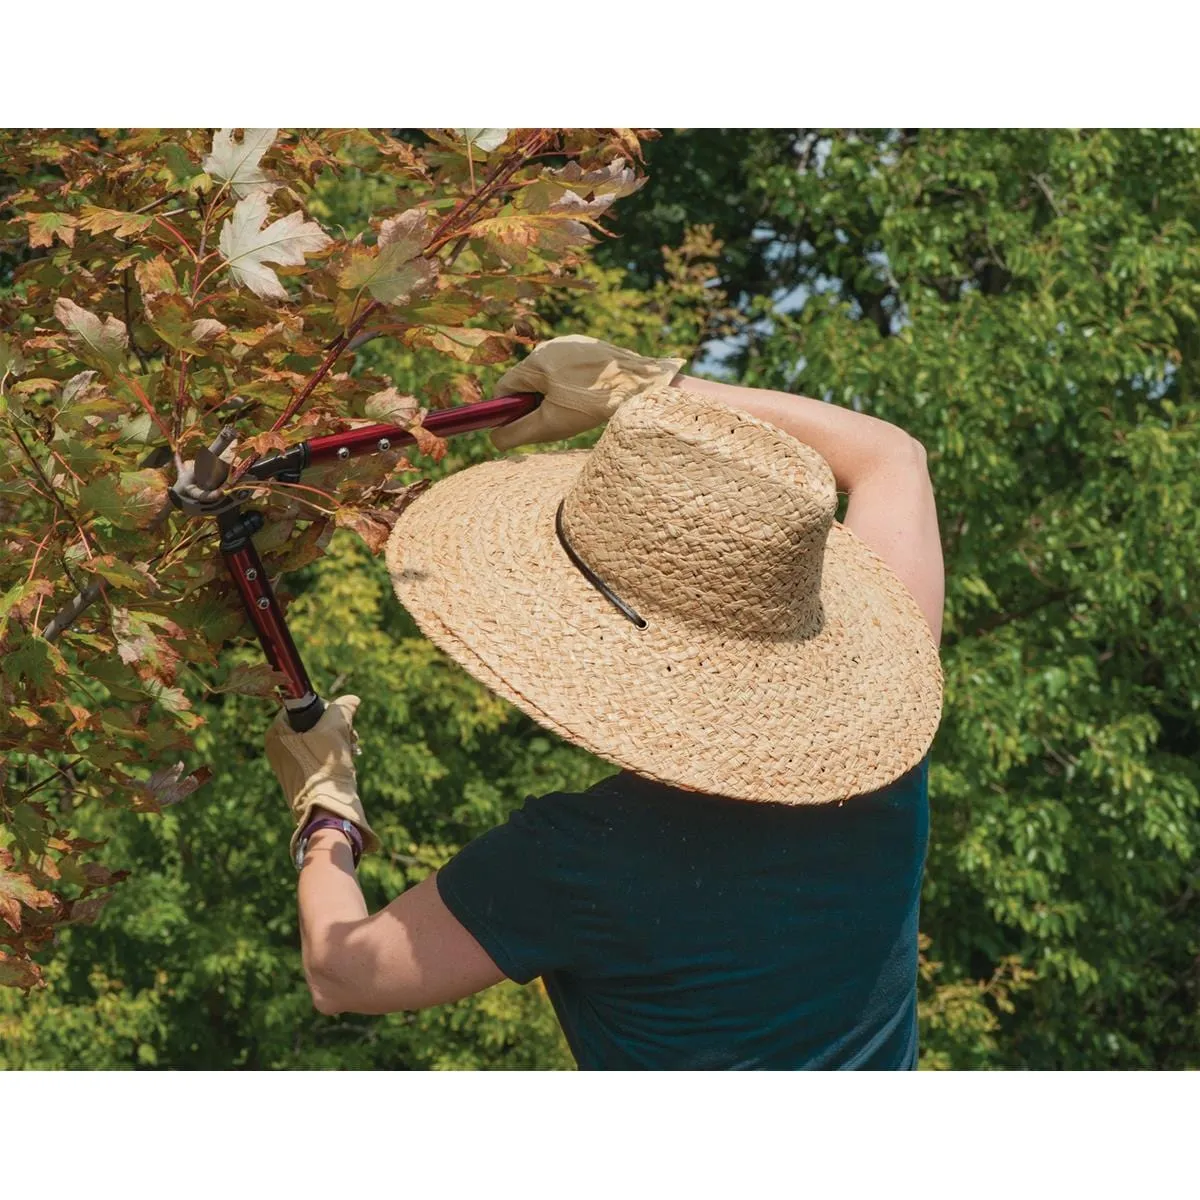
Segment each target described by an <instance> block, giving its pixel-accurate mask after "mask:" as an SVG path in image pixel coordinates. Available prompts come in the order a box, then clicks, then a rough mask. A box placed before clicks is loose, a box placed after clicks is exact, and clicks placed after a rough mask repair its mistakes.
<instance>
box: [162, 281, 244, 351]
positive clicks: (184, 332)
mask: <svg viewBox="0 0 1200 1200" xmlns="http://www.w3.org/2000/svg"><path fill="white" fill-rule="evenodd" d="M146 320H147V321H148V322H149V323H150V328H151V329H153V330H154V332H155V333H157V334H158V336H159V337H161V338H162V340H163V341H164V342H166V343H167V345H168V346H171V347H172V348H173V349H175V350H186V351H188V352H189V353H191V354H199V353H202V352H203V350H204V348H205V345H206V344H207V343H209V342H212V341H215V340H216V339H217V338H219V337H220V336H221V334H223V333H224V332H225V331H226V330H225V326H224V325H222V324H221V322H220V321H215V320H213V319H212V318H211V317H201V318H200V319H199V320H196V319H194V318H193V316H192V308H191V305H190V304H189V303H188V302H187V300H186V299H185V298H184V297H183V296H180V295H178V294H173V293H169V292H160V293H156V294H155V295H153V296H151V297H150V298H148V299H147V300H146Z"/></svg>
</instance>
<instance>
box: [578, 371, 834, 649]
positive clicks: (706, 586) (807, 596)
mask: <svg viewBox="0 0 1200 1200" xmlns="http://www.w3.org/2000/svg"><path fill="white" fill-rule="evenodd" d="M836 509H837V491H836V487H835V483H834V478H833V472H832V471H831V470H830V468H829V464H828V463H827V462H826V461H825V460H824V459H823V458H822V457H821V456H820V455H819V454H818V453H817V452H816V451H815V450H813V449H812V447H811V446H806V445H805V444H804V443H803V442H799V441H797V440H796V439H795V438H793V437H791V436H789V435H788V434H786V433H784V432H782V431H781V430H779V429H776V428H775V427H774V426H772V425H769V424H767V423H766V422H765V421H760V420H758V419H757V418H755V417H752V416H750V415H749V414H748V413H744V412H742V411H740V410H738V409H732V408H728V407H727V406H725V405H723V404H721V403H719V402H717V401H715V400H712V399H710V398H709V397H707V396H703V395H700V394H698V393H692V392H686V391H681V390H679V389H676V388H662V389H658V390H656V391H654V392H651V393H648V394H646V395H644V396H639V397H636V398H634V399H630V400H627V401H626V402H625V403H624V404H622V405H621V406H620V407H619V408H618V409H617V411H616V413H615V414H614V415H613V417H612V419H611V420H610V421H609V423H608V427H607V428H606V429H605V431H604V434H603V435H602V436H601V438H600V439H599V441H597V443H596V445H595V448H594V449H593V450H592V453H591V454H590V455H589V456H588V458H587V461H586V463H585V464H584V466H583V469H582V470H581V471H580V473H579V476H578V478H577V480H576V482H575V484H574V485H573V486H572V488H571V489H570V491H569V492H568V493H567V495H566V496H565V498H564V503H563V529H564V533H565V534H566V537H567V539H568V541H569V543H570V545H571V547H572V549H573V550H574V551H575V553H576V554H577V555H578V556H579V557H580V558H581V559H582V560H583V561H584V562H585V563H586V565H587V566H588V567H589V568H590V569H591V570H592V571H593V572H595V574H596V575H598V576H599V578H600V579H601V580H603V581H604V583H605V584H606V585H607V586H608V587H609V589H610V590H611V591H612V592H613V593H614V594H615V595H616V596H618V597H619V598H620V599H621V600H622V601H623V602H624V603H625V604H627V605H629V606H630V607H631V608H633V609H635V610H636V611H637V612H638V614H639V615H641V616H642V617H644V618H645V619H646V620H647V621H648V622H653V621H654V619H655V617H656V616H669V617H671V618H674V619H675V620H680V621H683V622H685V623H687V624H693V625H696V626H698V627H702V628H705V629H708V630H714V629H715V630H718V631H723V630H729V631H731V632H737V633H740V634H742V635H752V636H759V637H767V638H774V637H779V638H794V637H805V636H810V635H812V634H815V633H816V632H817V631H819V629H820V628H821V625H822V620H823V616H822V611H821V569H822V564H823V561H824V555H825V543H826V539H827V538H828V535H829V529H830V526H831V525H832V523H833V519H834V514H835V512H836Z"/></svg>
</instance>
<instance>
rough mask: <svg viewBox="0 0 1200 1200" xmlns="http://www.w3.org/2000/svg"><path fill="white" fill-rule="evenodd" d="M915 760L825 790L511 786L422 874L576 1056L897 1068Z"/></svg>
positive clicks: (696, 1064)
mask: <svg viewBox="0 0 1200 1200" xmlns="http://www.w3.org/2000/svg"><path fill="white" fill-rule="evenodd" d="M928 838H929V800H928V759H925V760H923V761H922V762H921V763H920V764H918V766H916V767H914V768H913V769H912V770H911V771H909V772H908V774H906V775H905V776H903V777H902V778H901V779H899V780H897V781H896V782H895V783H893V784H891V785H889V786H888V787H886V788H883V789H881V790H880V791H877V792H872V793H870V794H868V795H864V796H857V797H855V798H854V799H852V800H847V801H845V802H844V803H842V804H832V805H810V806H800V807H796V806H790V805H782V804H761V803H744V802H740V801H736V800H729V799H725V798H722V797H716V796H706V795H699V794H697V793H694V792H683V791H679V790H678V789H675V788H671V787H667V786H665V785H663V784H659V783H654V782H652V781H650V780H646V779H643V778H641V777H639V776H635V775H632V774H630V773H628V772H622V773H621V774H618V775H614V776H611V777H610V778H608V779H605V780H603V781H602V782H600V783H598V784H596V785H595V786H594V787H592V788H590V789H589V790H588V791H586V792H583V793H579V794H573V793H565V792H552V793H550V794H549V795H546V796H542V797H540V798H537V799H535V798H533V797H530V798H528V799H527V800H526V802H525V804H524V806H523V807H522V808H520V809H518V810H517V811H515V812H514V813H513V814H512V816H511V817H510V818H509V820H508V821H507V822H506V823H505V824H504V825H501V826H499V827H498V828H496V829H493V830H491V831H490V832H488V833H486V834H484V835H483V836H482V837H480V838H477V839H476V840H475V841H473V842H471V843H470V844H469V845H467V846H465V847H464V848H463V849H462V851H461V852H460V853H459V854H457V855H456V856H455V857H454V858H453V859H452V860H451V861H450V862H449V863H447V864H446V866H445V867H444V868H443V869H442V870H441V871H440V872H439V874H438V877H437V884H438V890H439V892H440V894H441V896H442V899H443V900H444V901H445V903H446V906H447V907H448V908H449V909H450V911H451V912H452V913H453V914H454V915H455V916H456V917H457V918H458V920H459V921H461V922H462V924H463V925H464V926H466V928H467V929H468V930H470V932H471V933H472V934H473V935H474V937H475V938H476V939H477V940H478V941H479V943H480V944H481V945H482V946H483V948H484V949H485V950H486V951H487V952H488V954H489V955H490V956H491V957H492V959H493V960H494V961H495V963H496V965H497V966H498V967H499V968H500V969H501V970H502V971H503V972H504V973H505V974H506V975H507V976H509V978H511V979H515V980H516V981H517V982H518V983H526V982H528V981H529V980H531V979H533V978H534V977H535V976H539V975H540V976H542V978H543V980H544V981H545V985H546V990H547V992H548V994H549V996H550V999H551V1001H552V1003H553V1004H554V1008H555V1011H556V1013H557V1015H558V1019H559V1021H560V1023H561V1024H562V1027H563V1032H564V1033H565V1035H566V1038H567V1042H568V1044H569V1045H570V1047H571V1051H572V1053H573V1054H574V1056H575V1059H576V1061H577V1062H578V1064H579V1066H580V1067H581V1068H584V1069H597V1068H603V1069H617V1070H638V1069H641V1070H683V1069H691V1070H751V1069H765V1070H794V1069H849V1068H859V1069H871V1070H906V1069H912V1068H915V1066H916V1061H917V1011H916V981H917V909H918V903H919V898H920V890H921V876H922V873H923V870H924V863H925V852H926V846H927V843H928Z"/></svg>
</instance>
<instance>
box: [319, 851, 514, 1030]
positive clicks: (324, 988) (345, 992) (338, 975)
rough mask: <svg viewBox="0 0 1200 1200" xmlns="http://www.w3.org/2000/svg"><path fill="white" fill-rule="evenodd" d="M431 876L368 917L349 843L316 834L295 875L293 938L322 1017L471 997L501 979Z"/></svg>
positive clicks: (386, 1011) (399, 1008) (379, 1011)
mask: <svg viewBox="0 0 1200 1200" xmlns="http://www.w3.org/2000/svg"><path fill="white" fill-rule="evenodd" d="M435 879H436V877H435V876H433V875H431V876H429V878H427V879H424V880H422V881H421V882H420V883H419V884H417V885H416V886H415V887H412V888H409V889H408V891H406V892H404V893H403V894H402V895H400V896H398V897H397V898H396V899H395V900H393V901H392V903H391V904H389V905H388V906H387V907H386V908H384V909H381V910H380V911H379V912H377V913H375V914H374V916H369V915H368V914H367V905H366V901H365V900H364V899H363V894H362V891H361V890H360V889H359V886H358V880H357V878H356V877H355V874H354V859H353V855H352V854H351V851H350V843H349V842H348V841H347V840H346V838H345V837H344V836H343V835H342V834H340V833H338V832H337V831H336V830H331V829H322V830H320V831H318V832H317V833H316V834H315V835H314V836H313V838H312V841H311V842H310V843H309V847H308V853H307V854H306V856H305V860H304V866H303V868H302V869H301V871H300V885H299V901H300V937H301V942H302V944H303V947H304V974H305V976H306V978H307V979H308V986H309V990H310V991H311V992H312V997H313V1003H314V1004H315V1005H316V1007H317V1008H318V1009H319V1010H320V1011H321V1012H324V1013H339V1012H357V1013H389V1012H398V1011H400V1010H403V1009H417V1008H428V1007H429V1006H431V1005H434V1004H447V1003H449V1002H450V1001H451V1000H459V999H461V998H462V997H463V996H470V995H473V994H474V993H475V992H479V991H482V990H483V989H484V988H488V987H491V986H492V984H494V983H499V982H500V981H501V980H502V979H504V978H505V975H504V972H503V971H501V970H500V968H499V967H497V966H496V964H495V963H494V962H493V961H492V959H491V958H490V956H489V955H488V953H487V952H486V951H485V950H484V949H483V947H482V946H481V945H480V944H479V943H478V942H477V941H476V940H475V939H474V938H473V937H472V936H471V934H470V933H468V932H467V930H466V929H465V928H464V927H463V926H462V924H461V923H460V922H459V921H458V920H457V919H456V918H455V916H454V915H453V914H452V913H451V912H450V910H449V909H448V908H447V907H446V906H445V904H444V903H443V902H442V898H441V896H439V895H438V891H437V885H436V882H435Z"/></svg>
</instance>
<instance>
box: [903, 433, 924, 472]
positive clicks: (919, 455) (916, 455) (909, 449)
mask: <svg viewBox="0 0 1200 1200" xmlns="http://www.w3.org/2000/svg"><path fill="white" fill-rule="evenodd" d="M904 436H905V439H906V442H907V444H906V445H905V452H906V453H907V454H908V456H909V458H910V459H911V460H912V461H913V463H915V464H916V466H918V467H920V469H921V470H922V471H928V470H929V455H928V454H927V453H926V451H925V444H924V443H923V442H918V441H917V439H916V438H915V437H912V436H910V435H909V434H905V435H904Z"/></svg>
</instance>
